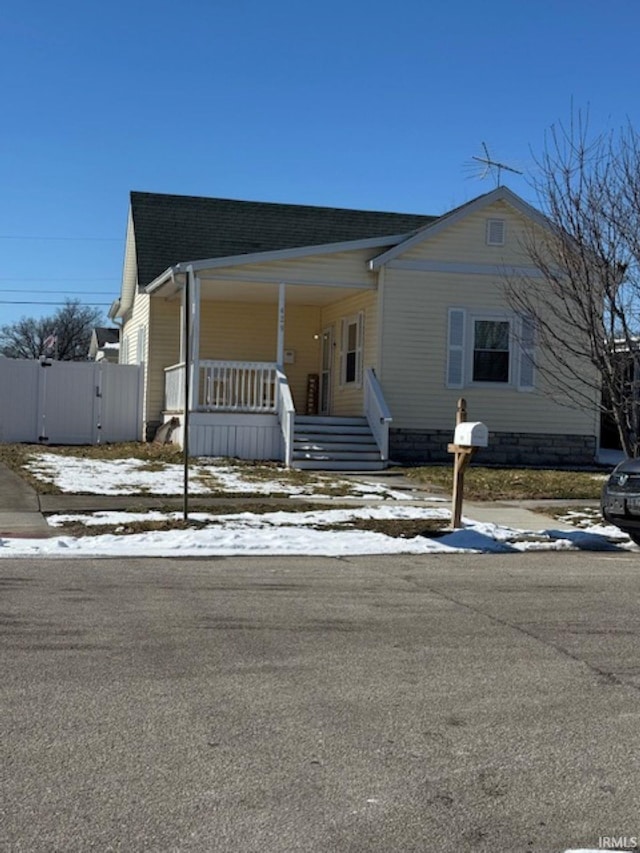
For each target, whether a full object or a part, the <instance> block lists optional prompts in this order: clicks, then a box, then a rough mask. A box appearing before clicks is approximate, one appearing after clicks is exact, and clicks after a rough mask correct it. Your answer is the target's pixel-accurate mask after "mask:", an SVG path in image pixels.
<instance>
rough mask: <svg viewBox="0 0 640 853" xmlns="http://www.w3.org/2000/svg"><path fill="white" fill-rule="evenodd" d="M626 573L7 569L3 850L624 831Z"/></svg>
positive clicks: (639, 747)
mask: <svg viewBox="0 0 640 853" xmlns="http://www.w3.org/2000/svg"><path fill="white" fill-rule="evenodd" d="M638 559H639V558H638V557H637V556H636V555H633V554H620V555H617V554H616V555H603V554H588V553H578V554H543V555H536V554H525V555H515V556H510V555H505V556H501V557H498V558H496V557H489V556H447V557H431V558H425V557H397V558H375V557H367V558H354V559H340V560H336V559H320V558H317V559H300V558H288V559H285V558H273V559H254V560H250V559H217V560H201V561H197V560H191V561H189V560H184V561H180V560H153V561H152V560H137V561H129V562H126V563H124V562H123V563H116V562H115V561H109V560H74V561H70V562H67V563H65V562H63V561H56V560H48V561H30V560H11V559H6V560H3V561H2V562H0V586H1V587H2V590H3V592H2V608H1V609H2V634H3V636H2V645H1V649H2V673H3V677H2V707H1V709H0V712H1V719H2V728H3V737H2V749H3V752H4V756H3V763H2V767H3V771H4V772H3V776H4V790H3V792H2V797H1V802H2V807H3V809H4V814H3V819H2V832H3V834H4V837H3V841H2V844H1V845H0V846H1V847H2V849H3V850H7V851H30V853H31V851H53V850H60V851H65V853H70V851H88V850H99V851H107V850H117V851H120V850H122V851H147V850H149V851H151V850H153V851H203V852H204V851H230V853H236V851H237V853H250V851H256V853H257V851H260V853H264V851H268V853H272V852H273V853H280V851H305V853H310V851H318V853H319V851H323V853H324V851H353V853H356V851H362V853H365V851H367V853H369V851H380V853H383V851H384V853H389V851H428V852H429V853H440V851H443V853H444V851H446V853H454V851H455V853H463V851H499V853H507V851H508V852H509V853H510V851H517V852H518V853H526V851H531V853H542V852H543V853H551V851H563V850H565V849H566V848H568V847H574V848H577V847H594V848H595V847H597V846H598V842H599V839H601V838H603V837H611V836H618V837H619V836H626V837H627V838H632V837H633V836H640V823H639V814H640V809H639V805H640V799H639V797H640V795H639V793H638V783H637V779H638V768H637V756H638V754H639V753H640V703H639V699H640V696H639V690H640V655H639V648H640V647H639V643H638V640H639V635H640V627H639V621H638V612H639V605H640V564H639V562H638Z"/></svg>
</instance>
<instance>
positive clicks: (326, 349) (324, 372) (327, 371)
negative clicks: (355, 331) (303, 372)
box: [320, 326, 333, 415]
mask: <svg viewBox="0 0 640 853" xmlns="http://www.w3.org/2000/svg"><path fill="white" fill-rule="evenodd" d="M320 364H321V366H320V414H321V415H328V414H330V409H331V366H332V364H333V327H331V326H330V327H329V328H328V329H324V330H323V332H322V352H321V354H320Z"/></svg>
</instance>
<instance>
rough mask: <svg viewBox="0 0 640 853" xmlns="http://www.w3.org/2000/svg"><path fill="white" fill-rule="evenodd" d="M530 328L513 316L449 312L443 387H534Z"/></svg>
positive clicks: (529, 321) (530, 324)
mask: <svg viewBox="0 0 640 853" xmlns="http://www.w3.org/2000/svg"><path fill="white" fill-rule="evenodd" d="M534 352H535V335H534V324H533V320H532V318H530V317H524V316H519V315H517V314H493V315H492V314H480V313H477V312H473V311H469V310H465V309H464V308H450V309H449V332H448V358H447V387H448V388H467V387H469V386H470V385H474V384H476V383H477V384H479V385H484V384H492V385H495V386H496V387H511V388H517V390H518V391H531V390H533V387H534Z"/></svg>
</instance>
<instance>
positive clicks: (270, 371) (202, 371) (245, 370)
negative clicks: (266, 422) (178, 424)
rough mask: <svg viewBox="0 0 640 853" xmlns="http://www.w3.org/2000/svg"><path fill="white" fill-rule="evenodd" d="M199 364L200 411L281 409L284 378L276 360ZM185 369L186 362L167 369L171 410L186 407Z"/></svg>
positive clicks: (167, 401)
mask: <svg viewBox="0 0 640 853" xmlns="http://www.w3.org/2000/svg"><path fill="white" fill-rule="evenodd" d="M198 366H199V377H198V378H199V383H198V393H197V397H196V399H197V411H199V412H213V411H224V412H248V413H257V414H272V413H275V412H276V411H277V406H278V401H277V397H278V385H279V384H281V379H280V378H279V377H278V375H277V374H278V370H277V366H276V365H275V364H274V363H272V362H265V361H205V360H202V361H200V362H199V364H198ZM184 369H185V365H184V362H181V363H180V364H173V365H171V367H166V368H165V371H164V373H165V382H164V390H165V409H166V410H167V411H169V412H181V411H183V409H184ZM283 375H284V374H283ZM285 381H286V377H285ZM287 388H288V386H287Z"/></svg>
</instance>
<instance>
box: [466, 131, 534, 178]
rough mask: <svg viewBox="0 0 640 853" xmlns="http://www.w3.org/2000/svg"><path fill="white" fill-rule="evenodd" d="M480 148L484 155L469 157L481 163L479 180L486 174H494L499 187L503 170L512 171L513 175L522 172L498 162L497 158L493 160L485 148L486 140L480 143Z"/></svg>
mask: <svg viewBox="0 0 640 853" xmlns="http://www.w3.org/2000/svg"><path fill="white" fill-rule="evenodd" d="M482 148H483V150H484V157H475V156H472V157H471V159H472V160H475V161H476V163H481V164H482V172H481V174H479V175H478V176H477V177H478V179H479V180H481V181H483V180H484V179H485V178H486V177H487V175H495V179H496V186H497V187H499V186H500V185H501V178H502V172H503V171H505V172H513V174H514V175H521V174H522V172H521V171H519V170H518V169H513V168H512V167H511V166H507V164H506V163H499V162H498V161H497V160H494V159H493V157H491V155H490V154H489V149H488V148H487V143H486V142H483V143H482ZM476 168H478V167H476Z"/></svg>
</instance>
